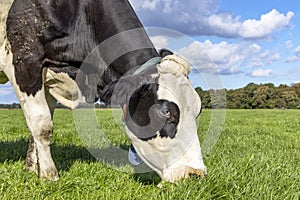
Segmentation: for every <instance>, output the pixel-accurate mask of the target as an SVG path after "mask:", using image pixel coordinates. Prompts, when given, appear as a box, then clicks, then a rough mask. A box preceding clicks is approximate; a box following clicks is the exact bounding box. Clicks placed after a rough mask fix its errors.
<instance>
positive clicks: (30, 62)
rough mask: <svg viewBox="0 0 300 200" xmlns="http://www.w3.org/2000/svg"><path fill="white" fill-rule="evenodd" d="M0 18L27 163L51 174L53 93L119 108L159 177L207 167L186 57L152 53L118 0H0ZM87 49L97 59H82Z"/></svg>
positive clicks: (2, 73)
mask: <svg viewBox="0 0 300 200" xmlns="http://www.w3.org/2000/svg"><path fill="white" fill-rule="evenodd" d="M0 17H1V18H0V83H5V82H7V81H10V82H11V83H12V85H13V87H14V90H15V92H16V95H17V97H18V99H19V101H20V104H21V106H22V109H23V112H24V115H25V118H26V122H27V125H28V128H29V130H30V132H31V136H30V140H29V148H28V152H27V157H26V161H25V164H26V167H27V168H28V169H29V170H31V171H34V172H36V173H38V175H39V177H40V178H46V179H49V180H57V179H58V178H59V176H58V172H57V169H56V167H55V164H54V162H53V160H52V157H51V153H50V139H51V136H52V132H53V124H52V117H53V112H54V108H55V105H56V103H57V100H58V101H59V102H61V103H62V104H64V105H66V106H68V107H70V108H75V107H76V106H77V105H78V103H80V102H81V101H86V102H94V101H96V100H98V99H101V100H102V101H105V102H107V103H108V102H110V103H114V104H119V105H120V106H121V107H122V108H123V113H124V114H123V120H124V121H125V126H126V133H127V135H128V136H129V138H130V139H131V141H132V144H133V146H134V147H135V149H136V151H137V153H138V154H139V155H140V157H141V158H142V160H143V161H144V162H145V163H146V164H147V165H149V166H150V167H151V168H152V169H153V170H154V171H156V172H157V173H158V174H159V175H160V176H161V178H162V180H165V181H171V182H173V181H176V180H178V179H180V178H182V177H187V176H188V175H189V174H191V173H194V174H199V175H203V174H204V173H205V172H206V167H205V165H204V163H203V160H202V155H201V149H200V144H199V139H198V136H197V126H196V118H197V116H198V115H199V113H200V110H201V101H200V99H199V97H198V95H197V93H196V92H195V91H194V89H193V88H192V85H191V83H190V81H189V79H188V73H189V72H190V67H189V64H188V62H187V61H186V60H185V59H183V58H181V57H179V56H177V55H172V53H170V52H169V51H162V52H161V53H160V54H159V53H157V51H156V50H155V48H154V46H153V45H152V43H151V41H150V39H149V37H148V35H147V34H146V32H145V30H144V29H143V26H142V24H141V23H140V21H139V20H138V18H137V16H136V14H135V12H134V11H133V9H132V7H131V5H130V4H129V2H128V1H127V0H1V3H0ZM111 38H113V39H112V40H111ZM110 41H114V42H113V43H111V42H110ZM94 49H97V51H96V52H97V57H98V58H100V60H101V61H99V62H97V63H96V65H95V63H90V62H89V61H86V60H87V59H86V58H87V57H89V55H90V54H91V53H92V52H93V51H94ZM124 49H125V50H124ZM158 57H161V58H158ZM149 60H150V64H149V62H148V65H144V63H147V61H149ZM154 60H156V62H153V61H154ZM151 61H152V62H153V63H151ZM83 65H84V66H85V67H82V66H83Z"/></svg>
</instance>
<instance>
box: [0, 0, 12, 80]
mask: <svg viewBox="0 0 300 200" xmlns="http://www.w3.org/2000/svg"><path fill="white" fill-rule="evenodd" d="M12 2H13V0H5V1H2V0H1V2H0V84H3V83H6V82H7V81H8V78H10V77H9V76H11V75H10V74H8V73H9V69H7V68H11V67H13V66H12V53H11V49H10V44H9V42H8V40H7V35H6V20H7V16H8V12H9V9H10V7H11V5H12Z"/></svg>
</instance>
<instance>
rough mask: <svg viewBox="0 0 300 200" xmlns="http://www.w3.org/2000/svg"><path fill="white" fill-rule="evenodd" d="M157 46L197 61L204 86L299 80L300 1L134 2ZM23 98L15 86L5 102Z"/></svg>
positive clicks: (197, 82) (194, 77)
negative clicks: (17, 94)
mask: <svg viewBox="0 0 300 200" xmlns="http://www.w3.org/2000/svg"><path fill="white" fill-rule="evenodd" d="M130 2H131V4H132V6H133V8H134V10H135V11H136V13H137V15H138V16H139V18H140V20H141V22H142V23H143V25H144V26H145V27H146V28H147V31H148V33H149V36H150V38H151V40H152V41H153V43H154V44H155V46H156V47H157V49H160V48H168V49H170V50H172V51H174V52H175V53H176V54H179V55H181V56H184V57H185V58H187V59H188V60H189V61H190V63H191V65H192V69H193V70H192V73H191V74H190V79H191V81H192V83H193V85H194V86H195V87H197V86H200V87H202V88H203V89H211V88H213V89H219V88H227V89H236V88H241V87H244V86H246V85H247V84H248V83H251V82H254V83H257V84H262V83H274V84H275V85H276V86H278V85H279V84H287V85H291V84H293V83H296V82H299V81H300V75H299V74H300V36H299V33H300V4H299V2H297V0H290V1H288V2H287V1H282V0H272V1H267V0H263V1H262V0H251V1H238V0H184V1H183V0H181V1H179V0H130ZM11 102H18V101H17V98H16V97H15V96H14V95H13V89H12V87H11V86H10V84H6V85H0V103H11Z"/></svg>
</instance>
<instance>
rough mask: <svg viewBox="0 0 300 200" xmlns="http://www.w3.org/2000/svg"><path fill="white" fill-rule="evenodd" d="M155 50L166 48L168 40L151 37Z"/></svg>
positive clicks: (161, 37)
mask: <svg viewBox="0 0 300 200" xmlns="http://www.w3.org/2000/svg"><path fill="white" fill-rule="evenodd" d="M150 39H151V41H152V43H153V44H154V46H155V48H156V49H163V48H167V47H168V38H167V37H165V36H153V37H151V38H150Z"/></svg>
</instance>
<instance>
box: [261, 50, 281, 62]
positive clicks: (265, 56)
mask: <svg viewBox="0 0 300 200" xmlns="http://www.w3.org/2000/svg"><path fill="white" fill-rule="evenodd" d="M280 58H281V55H280V53H279V52H278V50H266V51H264V52H263V53H262V54H260V59H261V61H262V62H263V61H264V62H266V63H267V64H269V65H271V64H272V63H273V62H275V61H278V60H280Z"/></svg>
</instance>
